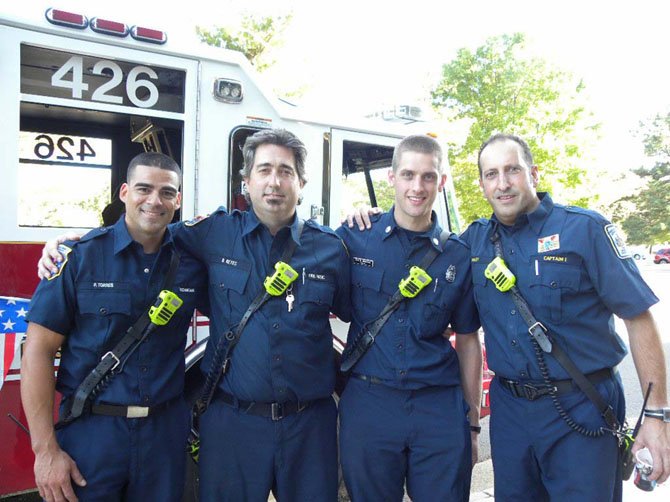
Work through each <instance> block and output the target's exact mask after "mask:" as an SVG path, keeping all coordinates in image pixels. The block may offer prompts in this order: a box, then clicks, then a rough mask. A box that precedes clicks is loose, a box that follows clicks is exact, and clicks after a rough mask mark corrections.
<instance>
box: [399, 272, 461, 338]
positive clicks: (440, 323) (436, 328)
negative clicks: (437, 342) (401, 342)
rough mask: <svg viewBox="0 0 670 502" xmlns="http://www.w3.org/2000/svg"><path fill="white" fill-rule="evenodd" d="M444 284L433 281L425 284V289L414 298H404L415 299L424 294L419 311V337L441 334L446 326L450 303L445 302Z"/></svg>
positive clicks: (449, 313)
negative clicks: (422, 303) (420, 310)
mask: <svg viewBox="0 0 670 502" xmlns="http://www.w3.org/2000/svg"><path fill="white" fill-rule="evenodd" d="M446 287H447V286H446V285H445V284H444V283H438V284H437V285H436V284H435V281H434V280H433V282H431V283H430V284H428V285H427V286H426V290H425V291H422V292H421V293H419V296H418V297H417V298H416V299H409V300H406V301H408V302H410V304H411V302H413V301H417V300H419V299H420V298H421V295H422V294H423V295H426V298H425V300H424V305H423V308H422V313H421V326H420V331H419V338H423V339H429V338H434V337H436V336H441V335H442V333H444V330H445V329H446V328H447V324H448V321H449V318H450V316H451V308H450V305H447V304H445V295H446V291H445V289H446Z"/></svg>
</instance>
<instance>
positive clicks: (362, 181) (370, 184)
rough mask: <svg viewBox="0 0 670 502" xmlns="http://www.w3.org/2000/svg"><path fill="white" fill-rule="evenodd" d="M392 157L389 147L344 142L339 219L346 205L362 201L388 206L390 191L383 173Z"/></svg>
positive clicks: (373, 204) (368, 203) (360, 203)
mask: <svg viewBox="0 0 670 502" xmlns="http://www.w3.org/2000/svg"><path fill="white" fill-rule="evenodd" d="M392 159H393V148H392V147H389V146H383V145H374V144H368V143H360V142H357V141H344V144H343V156H342V164H343V165H342V188H343V189H342V202H343V203H342V205H341V209H340V220H341V219H342V218H344V217H345V216H346V213H347V211H348V210H349V209H350V208H352V207H355V206H360V205H362V204H367V205H369V206H373V207H374V206H377V207H381V208H382V209H383V210H384V211H388V210H389V209H391V206H392V205H393V202H394V192H393V187H391V185H389V182H388V174H387V173H388V170H389V169H390V168H391V161H392Z"/></svg>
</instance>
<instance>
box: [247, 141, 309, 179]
mask: <svg viewBox="0 0 670 502" xmlns="http://www.w3.org/2000/svg"><path fill="white" fill-rule="evenodd" d="M261 145H277V146H283V147H285V148H289V149H290V150H292V151H293V156H294V157H295V169H296V171H297V173H298V178H300V181H302V182H303V183H307V175H306V174H305V157H307V148H305V144H304V143H303V142H302V141H300V140H299V139H298V137H297V136H296V135H295V134H293V133H292V132H290V131H287V130H286V129H261V130H260V131H258V132H256V133H254V134H252V135H251V136H249V137H248V138H247V139H246V141H245V142H244V146H243V147H242V156H243V158H244V167H243V168H242V169H240V174H242V176H243V177H245V178H248V177H249V175H250V174H251V169H252V168H253V167H254V160H255V157H256V149H257V148H258V147H259V146H261Z"/></svg>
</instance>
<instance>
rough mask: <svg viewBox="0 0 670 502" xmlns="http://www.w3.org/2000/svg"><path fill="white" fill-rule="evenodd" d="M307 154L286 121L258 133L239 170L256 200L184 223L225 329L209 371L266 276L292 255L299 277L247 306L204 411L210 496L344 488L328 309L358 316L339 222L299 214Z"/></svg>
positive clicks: (210, 355)
mask: <svg viewBox="0 0 670 502" xmlns="http://www.w3.org/2000/svg"><path fill="white" fill-rule="evenodd" d="M305 155H306V150H305V147H304V145H303V143H302V142H301V141H300V140H299V139H298V138H297V137H296V136H295V135H293V134H292V133H290V132H288V131H285V130H262V131H259V132H257V133H255V134H254V135H252V136H250V137H249V138H247V140H246V142H245V144H244V148H243V157H244V169H243V170H242V174H243V177H244V181H245V183H246V185H247V188H248V195H249V199H250V201H251V210H250V211H246V212H241V211H233V212H232V213H231V214H226V213H225V212H224V211H218V212H216V213H214V214H212V215H211V216H209V217H207V218H204V219H201V220H199V221H198V222H194V223H193V224H187V225H185V226H184V227H183V228H182V229H181V230H180V231H179V232H178V234H177V236H178V237H177V238H178V240H179V242H182V243H183V245H184V246H186V247H187V248H188V249H190V250H191V251H192V252H193V253H194V254H195V255H196V256H197V257H198V258H199V259H201V260H202V261H203V262H204V263H206V265H207V269H208V272H209V283H210V298H211V304H212V317H213V321H214V322H215V323H216V325H217V326H218V328H219V329H216V330H213V331H212V332H211V334H210V340H209V342H208V344H207V353H206V354H205V357H204V359H203V364H202V367H203V368H204V370H205V372H211V374H212V375H216V374H219V373H220V372H221V371H222V368H223V366H222V365H221V364H217V363H216V359H217V358H216V357H215V353H216V348H217V347H218V346H219V342H220V340H221V339H222V337H224V334H231V333H235V329H236V327H237V326H238V325H239V323H240V322H241V320H242V318H243V317H245V313H247V312H249V307H250V306H251V305H252V304H253V303H254V300H255V298H256V297H257V296H258V294H259V292H261V293H262V292H263V291H264V283H265V282H266V278H268V277H270V278H271V277H275V275H276V274H278V273H279V270H281V271H282V274H286V273H287V272H284V270H286V269H285V268H282V267H283V265H281V266H280V263H283V262H285V264H287V265H288V266H289V267H290V270H291V271H292V274H294V275H289V276H284V275H282V277H281V279H287V277H288V279H287V282H288V281H289V280H292V281H293V282H290V285H288V287H287V288H286V289H284V290H281V291H279V292H278V291H273V295H271V297H270V298H269V300H268V301H266V302H265V303H263V304H262V306H261V307H260V308H259V309H258V310H257V311H255V312H254V313H252V314H251V315H250V317H248V322H247V323H246V325H245V327H244V329H243V331H242V332H241V334H239V338H238V342H237V344H236V345H235V348H234V350H233V351H232V352H231V353H230V358H229V359H230V360H229V363H228V365H227V366H226V370H225V375H224V376H223V378H221V380H220V383H219V384H218V386H217V388H216V390H215V392H214V395H213V398H212V400H211V403H210V404H209V406H208V408H207V410H206V411H205V412H204V414H203V415H202V417H201V419H200V438H201V445H202V446H201V449H200V459H199V466H200V500H203V501H217V502H218V501H226V500H228V501H235V502H236V501H240V500H249V501H261V500H262V501H264V500H267V497H268V494H269V493H270V491H271V490H272V491H273V492H274V494H275V496H276V498H277V499H278V500H319V501H335V500H336V499H337V470H338V469H337V439H336V421H337V410H336V406H335V403H334V401H333V399H332V397H331V396H332V393H333V390H334V386H335V368H334V362H333V357H332V333H331V329H330V323H329V312H331V311H332V312H334V313H335V314H337V315H338V316H339V317H340V318H341V319H343V320H345V321H347V320H349V312H348V311H349V307H348V302H349V282H350V281H349V267H348V258H347V253H346V250H345V248H344V246H343V244H342V241H341V240H340V239H339V238H338V237H337V236H336V235H335V233H334V232H333V231H332V230H330V229H328V228H325V227H322V226H320V225H318V224H317V223H315V222H314V221H313V220H309V221H306V222H304V226H302V223H301V220H299V219H298V217H297V214H296V206H297V204H298V203H299V199H300V191H301V189H302V187H303V186H304V184H305V182H306V176H305ZM289 246H291V247H293V248H294V251H293V252H292V253H290V254H291V256H290V257H288V258H287V257H286V255H285V253H286V249H287V248H288V247H289ZM278 266H280V268H277V267H278ZM275 293H279V294H275ZM222 348H223V349H225V348H226V347H225V344H224V346H222ZM213 361H214V363H213Z"/></svg>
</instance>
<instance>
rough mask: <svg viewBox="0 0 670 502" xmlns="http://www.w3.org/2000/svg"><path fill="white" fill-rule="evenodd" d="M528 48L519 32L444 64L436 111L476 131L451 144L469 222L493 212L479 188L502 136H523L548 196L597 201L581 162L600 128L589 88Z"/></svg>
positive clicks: (454, 170) (463, 210) (456, 182)
mask: <svg viewBox="0 0 670 502" xmlns="http://www.w3.org/2000/svg"><path fill="white" fill-rule="evenodd" d="M523 48H524V36H523V34H521V33H515V34H513V35H502V36H499V37H492V38H489V39H487V40H486V42H485V43H484V45H483V46H481V47H479V48H477V49H476V50H475V51H474V52H473V51H471V50H470V49H466V48H463V49H460V50H459V51H458V53H457V55H456V58H455V59H454V60H453V61H451V62H450V63H447V64H445V65H443V67H442V80H441V81H440V82H439V84H438V85H437V86H436V88H435V89H434V90H433V91H432V103H433V106H434V107H435V108H436V109H438V110H441V111H442V112H443V113H444V114H445V115H447V116H448V117H449V119H450V120H451V121H462V122H464V123H466V124H467V125H468V127H469V131H468V136H467V138H466V140H465V142H464V143H463V144H453V143H452V144H450V152H449V162H450V165H451V168H452V174H453V177H454V185H455V187H456V192H457V194H458V196H459V205H460V209H461V215H462V216H463V218H464V219H465V220H466V221H467V222H470V221H473V220H475V219H476V218H478V217H482V216H488V215H490V213H491V209H490V206H489V205H488V204H487V203H486V200H485V199H484V198H483V197H482V196H481V194H480V191H479V188H478V179H479V171H478V167H477V153H478V150H479V147H480V146H481V144H482V143H483V142H484V141H486V139H488V138H489V137H490V136H491V135H492V134H494V133H496V132H505V133H512V134H517V135H519V136H521V137H522V138H524V139H525V140H526V141H527V142H528V144H529V146H530V148H531V151H532V152H533V156H534V160H535V163H536V164H537V165H538V166H540V168H541V182H540V187H539V189H540V190H549V191H552V192H558V191H560V192H561V201H562V202H568V203H575V202H580V203H584V202H588V201H589V199H590V196H589V195H588V194H585V193H583V190H581V185H582V183H583V181H584V175H585V169H584V168H583V167H579V166H578V165H577V162H578V161H579V160H580V157H581V156H582V152H583V149H584V148H583V145H584V142H588V141H589V139H590V138H595V133H596V131H597V129H598V125H597V124H594V123H588V120H590V119H591V115H590V113H588V112H587V111H586V108H585V107H584V105H583V104H582V94H581V93H582V91H583V89H584V85H583V83H582V82H581V81H575V80H574V79H573V78H572V76H571V75H569V74H567V73H565V72H562V71H558V70H555V69H552V68H550V67H549V66H548V65H547V64H546V63H545V62H544V61H542V60H540V59H533V58H525V57H524V55H523Z"/></svg>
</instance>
